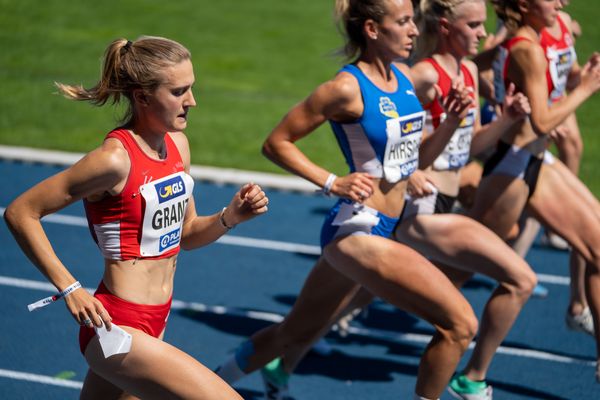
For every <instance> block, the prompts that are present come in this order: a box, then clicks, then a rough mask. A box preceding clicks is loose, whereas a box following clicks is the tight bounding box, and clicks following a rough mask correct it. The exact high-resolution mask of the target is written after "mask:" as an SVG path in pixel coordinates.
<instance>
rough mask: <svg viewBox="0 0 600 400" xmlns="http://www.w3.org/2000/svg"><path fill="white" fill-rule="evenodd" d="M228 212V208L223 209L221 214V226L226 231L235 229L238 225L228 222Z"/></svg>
mask: <svg viewBox="0 0 600 400" xmlns="http://www.w3.org/2000/svg"><path fill="white" fill-rule="evenodd" d="M226 210H227V207H223V209H222V210H221V212H220V213H219V223H220V224H221V227H223V228H224V229H225V230H226V231H230V230H232V229H233V228H235V226H236V225H237V224H233V223H231V221H229V222H228V221H227V219H226V217H225V211H226Z"/></svg>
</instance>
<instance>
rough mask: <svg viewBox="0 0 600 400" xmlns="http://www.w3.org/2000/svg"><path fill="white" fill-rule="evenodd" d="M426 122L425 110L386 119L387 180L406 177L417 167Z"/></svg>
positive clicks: (385, 161) (396, 180)
mask: <svg viewBox="0 0 600 400" xmlns="http://www.w3.org/2000/svg"><path fill="white" fill-rule="evenodd" d="M424 123H425V112H423V111H420V112H417V113H414V114H410V115H406V116H403V117H399V118H392V119H388V120H387V121H386V124H387V126H386V134H387V143H386V146H385V154H384V159H383V176H384V178H385V180H386V181H388V182H390V183H395V182H398V181H400V180H402V179H406V178H408V177H409V176H410V175H411V174H412V173H413V172H414V171H415V170H416V169H417V167H418V164H419V146H420V144H421V138H422V136H423V125H424Z"/></svg>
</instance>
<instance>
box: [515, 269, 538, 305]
mask: <svg viewBox="0 0 600 400" xmlns="http://www.w3.org/2000/svg"><path fill="white" fill-rule="evenodd" d="M525 266H526V268H522V273H521V274H520V275H519V277H518V278H517V280H516V282H515V283H514V284H512V285H510V288H509V290H511V291H513V292H514V294H515V295H516V296H518V297H520V298H522V299H524V300H527V299H528V298H529V296H531V293H533V289H534V288H535V286H536V285H537V276H536V275H535V272H533V270H531V268H529V266H527V265H525Z"/></svg>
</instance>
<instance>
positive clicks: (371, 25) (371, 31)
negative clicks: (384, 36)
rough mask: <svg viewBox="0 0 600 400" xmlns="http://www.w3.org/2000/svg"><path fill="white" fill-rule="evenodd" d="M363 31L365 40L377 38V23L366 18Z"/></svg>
mask: <svg viewBox="0 0 600 400" xmlns="http://www.w3.org/2000/svg"><path fill="white" fill-rule="evenodd" d="M363 32H364V34H365V38H366V39H367V40H368V39H371V40H377V37H378V36H379V24H378V23H377V22H375V21H374V20H372V19H368V20H366V21H365V25H364V27H363Z"/></svg>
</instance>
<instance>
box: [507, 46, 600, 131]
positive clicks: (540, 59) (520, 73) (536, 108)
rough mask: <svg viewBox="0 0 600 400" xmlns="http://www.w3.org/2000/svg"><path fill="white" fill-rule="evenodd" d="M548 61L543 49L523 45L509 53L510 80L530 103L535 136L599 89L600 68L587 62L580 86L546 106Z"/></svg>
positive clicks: (553, 125) (553, 126) (550, 126)
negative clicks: (520, 89) (519, 88)
mask: <svg viewBox="0 0 600 400" xmlns="http://www.w3.org/2000/svg"><path fill="white" fill-rule="evenodd" d="M546 68H547V62H546V59H545V57H544V53H543V50H542V48H541V47H540V46H537V45H535V44H533V43H529V42H523V43H519V44H517V45H515V46H514V47H513V50H512V51H511V63H510V65H509V70H508V75H509V79H510V80H511V81H513V82H515V83H516V84H517V86H519V87H521V88H522V90H523V93H524V94H525V96H527V98H528V99H529V103H530V104H531V115H530V121H531V125H532V126H533V128H534V130H535V131H536V133H537V134H547V133H549V132H550V131H551V130H552V129H554V128H556V127H557V126H558V125H559V124H560V123H561V122H562V121H564V119H565V118H566V117H567V116H568V115H569V114H571V113H572V112H574V111H575V110H576V109H577V107H579V105H581V104H582V103H583V102H584V101H585V100H586V99H587V98H588V97H590V96H591V95H592V94H593V93H595V92H596V91H597V90H598V89H600V68H599V67H598V65H597V64H596V63H594V62H588V63H587V64H586V66H585V67H584V68H582V71H581V83H580V84H579V85H578V86H577V87H576V88H575V89H574V90H573V91H572V92H571V93H570V94H569V95H568V96H566V97H564V98H563V99H562V100H560V101H558V102H556V103H553V104H551V105H549V104H548V86H547V83H546Z"/></svg>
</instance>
